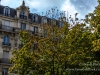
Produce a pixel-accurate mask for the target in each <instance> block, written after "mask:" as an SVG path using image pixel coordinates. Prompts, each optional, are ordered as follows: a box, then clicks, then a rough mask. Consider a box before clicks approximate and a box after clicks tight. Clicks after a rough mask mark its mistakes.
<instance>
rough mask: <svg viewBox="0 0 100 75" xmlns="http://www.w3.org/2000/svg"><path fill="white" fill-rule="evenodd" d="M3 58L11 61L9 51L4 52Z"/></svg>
mask: <svg viewBox="0 0 100 75" xmlns="http://www.w3.org/2000/svg"><path fill="white" fill-rule="evenodd" d="M3 58H5V59H9V52H8V51H3Z"/></svg>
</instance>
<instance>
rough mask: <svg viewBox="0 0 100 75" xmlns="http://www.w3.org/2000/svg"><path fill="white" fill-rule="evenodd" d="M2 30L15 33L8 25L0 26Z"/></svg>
mask: <svg viewBox="0 0 100 75" xmlns="http://www.w3.org/2000/svg"><path fill="white" fill-rule="evenodd" d="M0 30H4V31H10V32H15V28H14V27H10V26H6V25H0Z"/></svg>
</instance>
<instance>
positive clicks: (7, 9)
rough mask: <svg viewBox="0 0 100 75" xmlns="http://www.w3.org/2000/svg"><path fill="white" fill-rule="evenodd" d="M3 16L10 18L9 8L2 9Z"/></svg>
mask: <svg viewBox="0 0 100 75" xmlns="http://www.w3.org/2000/svg"><path fill="white" fill-rule="evenodd" d="M4 15H5V16H10V8H9V7H7V6H6V7H5V8H4Z"/></svg>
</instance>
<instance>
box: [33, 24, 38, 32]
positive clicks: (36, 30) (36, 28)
mask: <svg viewBox="0 0 100 75" xmlns="http://www.w3.org/2000/svg"><path fill="white" fill-rule="evenodd" d="M34 34H38V27H36V26H34Z"/></svg>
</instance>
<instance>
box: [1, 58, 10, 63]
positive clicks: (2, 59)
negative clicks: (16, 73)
mask: <svg viewBox="0 0 100 75" xmlns="http://www.w3.org/2000/svg"><path fill="white" fill-rule="evenodd" d="M0 64H12V63H11V62H10V59H8V58H0Z"/></svg>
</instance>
